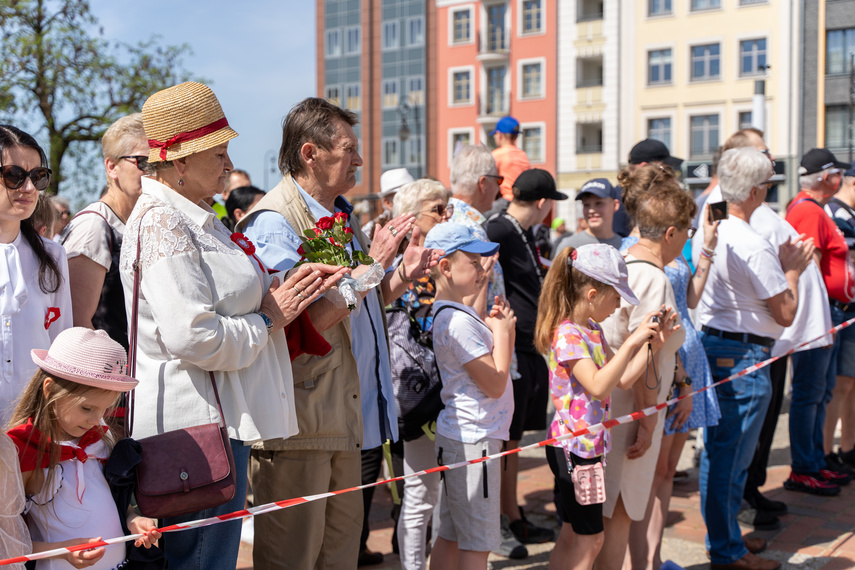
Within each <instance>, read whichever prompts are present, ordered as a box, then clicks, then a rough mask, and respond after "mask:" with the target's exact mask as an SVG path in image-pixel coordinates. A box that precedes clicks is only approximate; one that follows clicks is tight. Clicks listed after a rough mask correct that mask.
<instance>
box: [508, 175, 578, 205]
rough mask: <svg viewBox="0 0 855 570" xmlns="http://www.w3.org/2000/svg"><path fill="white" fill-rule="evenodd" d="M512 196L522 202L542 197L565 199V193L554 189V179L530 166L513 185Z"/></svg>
mask: <svg viewBox="0 0 855 570" xmlns="http://www.w3.org/2000/svg"><path fill="white" fill-rule="evenodd" d="M513 190H514V198H516V199H517V200H522V201H523V202H534V201H535V200H540V199H543V198H549V199H551V200H566V199H567V194H562V193H561V192H559V191H558V190H556V189H555V179H554V178H553V177H552V175H551V174H550V173H548V172H547V171H545V170H542V169H540V168H531V169H529V170H526V171H524V172H523V173H522V174H520V175H519V176H518V177H517V179H516V180H515V181H514V185H513Z"/></svg>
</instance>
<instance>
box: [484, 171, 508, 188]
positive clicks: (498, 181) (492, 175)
mask: <svg viewBox="0 0 855 570" xmlns="http://www.w3.org/2000/svg"><path fill="white" fill-rule="evenodd" d="M484 177H485V178H495V179H496V184H498V185H499V186H501V185H502V182H504V181H505V177H504V176H497V175H496V174H485V175H484Z"/></svg>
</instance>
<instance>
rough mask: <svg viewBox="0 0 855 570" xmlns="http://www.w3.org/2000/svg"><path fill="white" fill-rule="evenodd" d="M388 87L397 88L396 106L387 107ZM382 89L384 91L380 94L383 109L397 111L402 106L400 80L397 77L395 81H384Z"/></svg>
mask: <svg viewBox="0 0 855 570" xmlns="http://www.w3.org/2000/svg"><path fill="white" fill-rule="evenodd" d="M387 85H394V86H395V104H394V105H387V104H386V96H387V94H386V86H387ZM380 88H381V89H382V91H381V93H380V97H381V105H382V106H383V108H384V109H397V108H398V105H400V104H401V85H400V80H399V79H398V78H397V77H396V78H395V79H384V80H383V83H382V84H381V85H380Z"/></svg>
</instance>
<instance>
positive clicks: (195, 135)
mask: <svg viewBox="0 0 855 570" xmlns="http://www.w3.org/2000/svg"><path fill="white" fill-rule="evenodd" d="M228 126H229V121H228V120H227V119H226V118H225V117H223V118H222V119H220V120H218V121H214V122H213V123H211V124H210V125H205V126H204V127H200V128H198V129H195V130H192V131H187V132H186V133H178V134H177V135H175V136H174V137H171V138H170V139H168V140H167V141H166V142H161V141H159V140H156V139H148V147H149V148H159V149H160V160H166V151H167V150H168V149H169V147H171V146H172V145H175V144H178V143H182V142H187V141H192V140H196V139H199V138H202V137H204V136H205V135H209V134H211V133H213V132H216V131H218V130H220V129H222V128H223V127H228Z"/></svg>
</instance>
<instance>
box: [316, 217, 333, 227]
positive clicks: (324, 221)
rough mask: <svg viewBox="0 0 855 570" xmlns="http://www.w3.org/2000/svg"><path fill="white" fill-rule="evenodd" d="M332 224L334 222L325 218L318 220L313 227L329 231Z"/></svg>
mask: <svg viewBox="0 0 855 570" xmlns="http://www.w3.org/2000/svg"><path fill="white" fill-rule="evenodd" d="M334 224H335V220H334V219H333V218H330V217H329V216H327V217H324V218H321V219H320V220H318V223H316V224H315V226H316V227H318V228H320V229H322V230H331V229H332V227H333V225H334Z"/></svg>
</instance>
